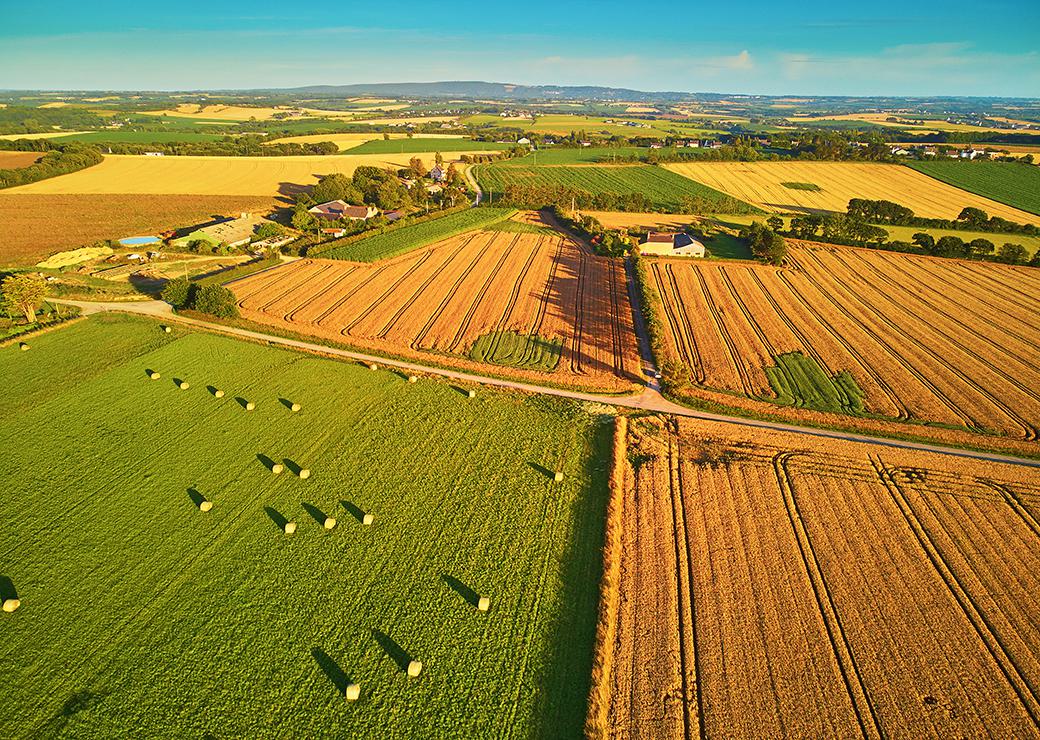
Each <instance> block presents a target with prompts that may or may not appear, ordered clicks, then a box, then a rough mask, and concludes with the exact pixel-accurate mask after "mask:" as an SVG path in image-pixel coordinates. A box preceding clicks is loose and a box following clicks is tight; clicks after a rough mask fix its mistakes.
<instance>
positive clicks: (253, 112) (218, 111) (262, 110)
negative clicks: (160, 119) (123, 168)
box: [142, 103, 355, 121]
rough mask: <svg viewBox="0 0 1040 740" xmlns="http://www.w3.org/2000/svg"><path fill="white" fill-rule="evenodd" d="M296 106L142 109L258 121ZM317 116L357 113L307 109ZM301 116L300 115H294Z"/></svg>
mask: <svg viewBox="0 0 1040 740" xmlns="http://www.w3.org/2000/svg"><path fill="white" fill-rule="evenodd" d="M296 110H297V109H295V108H288V107H284V108H274V107H270V106H258V107H256V108H253V107H251V106H245V105H199V104H198V103H181V104H180V105H178V106H177V107H176V108H173V109H167V110H150V111H142V113H144V114H145V115H149V116H170V117H171V118H206V119H211V120H218V121H248V120H249V119H251V118H255V119H256V120H258V121H267V120H269V119H271V118H273V117H274V116H275V115H279V114H281V115H285V114H287V113H289V114H292V113H295V111H296ZM304 112H305V113H309V114H311V115H313V116H315V117H322V118H354V117H355V114H354V113H351V112H350V111H325V110H305V111H304ZM293 117H299V116H295V115H294V116H293Z"/></svg>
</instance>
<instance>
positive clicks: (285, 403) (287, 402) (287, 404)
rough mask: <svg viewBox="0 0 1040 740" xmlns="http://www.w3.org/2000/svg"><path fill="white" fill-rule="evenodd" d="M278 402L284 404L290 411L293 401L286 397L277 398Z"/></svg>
mask: <svg viewBox="0 0 1040 740" xmlns="http://www.w3.org/2000/svg"><path fill="white" fill-rule="evenodd" d="M278 403H280V404H282V405H283V406H285V408H287V409H289V410H290V411H292V405H293V402H292V401H290V400H289V399H288V398H279V399H278Z"/></svg>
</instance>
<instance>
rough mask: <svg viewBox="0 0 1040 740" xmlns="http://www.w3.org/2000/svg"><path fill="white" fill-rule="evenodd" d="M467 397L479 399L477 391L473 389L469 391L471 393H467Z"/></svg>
mask: <svg viewBox="0 0 1040 740" xmlns="http://www.w3.org/2000/svg"><path fill="white" fill-rule="evenodd" d="M466 395H468V396H469V397H470V398H476V397H477V392H476V391H475V390H473V389H472V388H470V389H469V393H467V394H466Z"/></svg>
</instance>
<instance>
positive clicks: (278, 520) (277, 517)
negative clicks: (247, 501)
mask: <svg viewBox="0 0 1040 740" xmlns="http://www.w3.org/2000/svg"><path fill="white" fill-rule="evenodd" d="M264 513H265V514H267V516H268V517H269V518H270V519H271V521H272V522H274V525H275V526H276V527H278V531H280V532H284V531H285V525H286V524H288V523H289V520H288V519H286V518H285V517H284V516H282V513H281V512H280V511H278V510H277V509H276V508H274V507H273V506H265V507H264Z"/></svg>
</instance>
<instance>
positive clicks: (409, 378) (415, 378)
mask: <svg viewBox="0 0 1040 740" xmlns="http://www.w3.org/2000/svg"><path fill="white" fill-rule="evenodd" d="M418 380H419V379H418V378H417V377H415V376H414V375H409V376H408V382H409V383H415V382H416V381H418Z"/></svg>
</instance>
